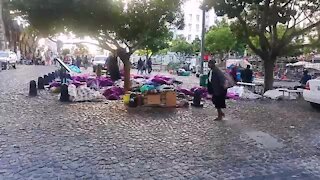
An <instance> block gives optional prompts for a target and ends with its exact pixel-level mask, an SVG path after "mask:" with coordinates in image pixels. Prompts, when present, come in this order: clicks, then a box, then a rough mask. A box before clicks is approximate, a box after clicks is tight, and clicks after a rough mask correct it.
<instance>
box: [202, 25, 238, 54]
mask: <svg viewBox="0 0 320 180" xmlns="http://www.w3.org/2000/svg"><path fill="white" fill-rule="evenodd" d="M205 38H206V41H205V42H206V47H207V49H208V51H209V52H211V53H217V54H224V53H228V52H230V51H231V50H233V48H234V47H235V45H236V43H237V39H236V37H235V36H234V34H233V33H232V32H231V29H230V27H229V26H228V25H227V24H220V25H218V26H216V27H213V28H211V30H210V31H209V32H207V34H206V37H205Z"/></svg>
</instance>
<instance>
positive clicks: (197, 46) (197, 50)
mask: <svg viewBox="0 0 320 180" xmlns="http://www.w3.org/2000/svg"><path fill="white" fill-rule="evenodd" d="M191 44H192V51H193V52H194V53H195V54H199V53H200V51H201V40H200V39H199V38H196V39H195V40H193V42H192V43H191Z"/></svg>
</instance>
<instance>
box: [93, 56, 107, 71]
mask: <svg viewBox="0 0 320 180" xmlns="http://www.w3.org/2000/svg"><path fill="white" fill-rule="evenodd" d="M107 59H108V56H105V55H97V56H95V57H94V58H93V60H92V65H93V72H96V69H97V67H98V65H101V66H102V68H103V69H106V63H107V62H106V61H107Z"/></svg>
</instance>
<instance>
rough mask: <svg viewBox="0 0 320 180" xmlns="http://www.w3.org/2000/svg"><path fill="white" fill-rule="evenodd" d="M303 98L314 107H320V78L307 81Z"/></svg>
mask: <svg viewBox="0 0 320 180" xmlns="http://www.w3.org/2000/svg"><path fill="white" fill-rule="evenodd" d="M303 98H304V99H305V100H306V101H307V102H309V103H310V104H311V106H312V107H314V108H319V109H320V78H318V79H312V80H310V81H308V82H307V84H306V88H305V90H304V91H303Z"/></svg>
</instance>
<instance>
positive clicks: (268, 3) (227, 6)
mask: <svg viewBox="0 0 320 180" xmlns="http://www.w3.org/2000/svg"><path fill="white" fill-rule="evenodd" d="M205 5H206V6H207V7H208V8H210V7H213V8H214V9H215V11H216V13H217V15H218V16H225V15H227V16H228V17H229V18H235V20H236V24H237V29H238V30H239V31H237V32H238V33H239V36H243V38H244V39H245V41H246V43H247V45H248V46H249V47H250V49H251V50H252V51H253V52H254V53H255V54H257V55H258V56H259V57H260V58H261V59H262V60H263V62H264V69H265V77H264V78H265V79H264V86H265V90H270V89H273V81H274V75H273V72H274V65H275V63H276V60H277V57H279V56H283V55H286V54H287V52H288V51H289V50H294V49H300V48H303V47H308V46H315V45H316V44H319V41H316V42H315V43H312V42H311V43H309V42H304V43H301V44H299V43H291V42H292V41H295V40H296V39H299V37H301V36H304V35H306V34H308V33H310V32H311V31H313V30H316V28H317V27H319V25H320V19H319V14H320V1H315V0H301V1H295V0H281V1H278V0H250V1H248V0H228V1H225V0H206V1H205ZM279 25H282V26H283V27H284V28H285V29H284V33H283V35H282V36H280V37H279V32H278V27H279ZM301 27H302V28H301ZM252 37H257V38H258V40H259V41H258V45H254V43H253V41H252V39H251V38H252ZM268 37H269V38H268ZM318 38H319V36H317V39H318Z"/></svg>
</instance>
